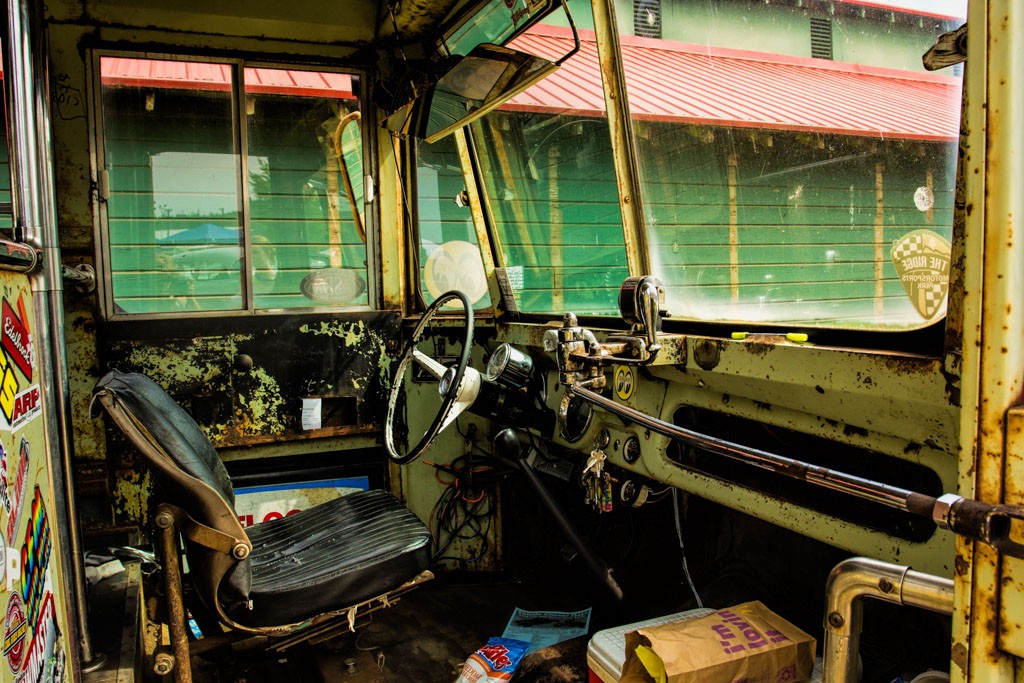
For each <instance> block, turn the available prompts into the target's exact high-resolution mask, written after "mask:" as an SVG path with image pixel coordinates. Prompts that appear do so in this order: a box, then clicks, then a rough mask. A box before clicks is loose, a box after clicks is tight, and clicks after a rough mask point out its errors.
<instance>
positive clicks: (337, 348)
mask: <svg viewBox="0 0 1024 683" xmlns="http://www.w3.org/2000/svg"><path fill="white" fill-rule="evenodd" d="M215 325H219V326H224V325H225V323H224V321H223V320H221V321H211V322H210V323H208V324H207V326H208V327H211V328H212V327H214V326H215ZM399 325H400V319H399V317H398V315H397V314H395V313H374V314H369V315H368V316H366V317H364V318H360V319H346V320H339V319H330V318H324V317H314V316H303V317H289V318H285V319H284V320H276V321H272V320H271V319H267V321H266V322H265V323H262V324H259V323H257V324H255V325H242V324H233V326H234V327H235V328H236V329H239V331H236V332H229V333H223V334H215V333H212V332H213V330H212V329H211V330H201V331H197V333H196V334H194V335H181V334H177V335H175V334H170V333H163V334H161V333H158V334H157V335H155V338H152V339H144V338H143V339H140V338H138V336H137V335H133V334H128V335H127V337H124V338H121V339H117V340H113V341H110V342H109V343H108V344H105V345H104V347H105V353H104V355H103V358H102V363H101V364H102V366H103V367H104V368H118V369H120V370H125V371H135V372H141V373H143V374H146V375H148V376H150V377H151V378H152V379H153V380H154V381H156V382H157V383H158V384H160V385H161V386H163V387H164V388H166V389H167V391H168V393H170V394H171V396H173V397H174V398H175V399H176V400H178V402H179V403H181V404H182V405H183V406H184V407H185V409H186V410H188V411H189V413H190V414H191V415H192V416H193V417H194V418H195V419H196V421H197V422H198V423H199V425H200V426H201V427H202V428H203V430H204V431H205V432H206V434H207V435H208V436H209V437H210V440H211V441H212V442H213V444H214V446H216V447H223V446H239V445H252V444H258V443H269V442H272V441H279V440H282V439H302V438H312V437H319V436H338V435H344V434H355V433H366V432H372V431H375V430H377V429H378V428H379V426H380V425H381V424H382V423H383V419H384V410H385V407H386V401H387V387H388V385H389V380H390V375H391V367H390V366H391V357H392V355H393V350H392V348H391V346H393V345H394V343H395V342H396V341H397V339H398V337H399ZM242 327H247V328H248V329H244V330H243V329H240V328H242ZM136 329H137V328H136ZM139 336H141V335H139ZM303 398H319V399H321V400H322V401H323V404H324V424H323V427H322V428H320V429H313V430H303V429H302V425H301V420H300V418H301V411H302V399H303Z"/></svg>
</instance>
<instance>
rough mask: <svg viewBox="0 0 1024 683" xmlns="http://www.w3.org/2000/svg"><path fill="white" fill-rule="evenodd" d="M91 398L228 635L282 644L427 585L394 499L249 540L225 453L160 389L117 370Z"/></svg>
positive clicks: (355, 503)
mask: <svg viewBox="0 0 1024 683" xmlns="http://www.w3.org/2000/svg"><path fill="white" fill-rule="evenodd" d="M93 393H94V397H95V399H96V400H97V401H98V402H99V403H100V404H101V405H103V407H104V408H105V409H106V410H107V412H108V413H109V414H110V415H111V417H112V418H113V419H114V421H115V422H116V423H117V425H118V426H119V427H121V429H122V430H123V431H124V432H125V434H126V435H127V436H128V437H129V439H130V440H131V441H132V443H133V444H134V445H135V446H136V448H138V449H139V451H140V452H141V453H142V454H143V455H144V456H145V458H146V460H147V463H148V465H149V467H150V469H151V471H152V472H153V474H154V478H155V480H156V482H157V484H158V487H159V489H160V494H161V497H162V500H163V501H165V502H166V503H167V504H169V509H170V510H171V512H170V513H168V516H173V520H174V526H175V528H176V529H177V531H179V532H180V533H181V534H182V536H183V537H184V539H185V549H186V555H187V556H188V560H189V568H190V571H189V573H190V575H191V577H192V583H193V585H194V586H195V588H196V592H197V593H198V594H199V597H200V598H201V599H202V601H203V603H204V604H205V605H206V607H207V608H208V609H210V610H212V611H213V612H214V613H216V614H217V615H218V617H219V618H220V619H221V621H222V622H224V623H225V624H227V625H228V626H231V627H233V628H236V629H241V630H244V631H251V632H262V633H275V634H281V633H287V632H290V631H292V630H296V629H298V628H301V627H304V626H306V625H308V624H310V623H312V622H317V621H319V620H320V619H321V618H324V617H325V615H326V616H331V617H337V616H339V615H346V613H347V617H348V620H349V623H350V624H351V623H352V622H353V620H354V610H355V606H358V605H361V604H366V603H368V601H373V600H374V599H378V600H380V601H381V602H382V603H384V604H386V602H387V598H386V594H387V593H389V592H391V591H393V590H395V589H398V588H400V587H404V586H409V585H412V584H415V583H417V582H418V581H422V580H424V579H426V578H430V574H429V572H427V571H426V570H427V566H428V564H429V561H430V532H429V531H428V530H427V528H426V526H424V524H423V523H422V522H421V521H420V520H419V519H418V518H417V517H416V516H415V515H413V514H412V512H410V511H409V510H408V509H407V508H406V507H405V506H403V505H402V504H401V503H400V502H399V501H398V500H397V499H396V498H394V497H393V496H391V495H390V494H388V493H386V492H384V491H359V492H356V493H352V494H349V495H346V496H342V497H341V498H338V499H335V500H333V501H330V502H328V503H324V504H321V505H318V506H315V507H313V508H309V509H307V510H303V511H302V512H299V513H297V514H293V515H289V516H287V517H283V518H280V519H275V520H272V521H268V522H264V523H262V524H257V525H255V526H252V527H249V528H248V529H243V527H242V526H241V523H240V522H239V520H238V517H237V515H236V514H235V509H234V490H233V489H232V487H231V480H230V478H229V477H228V474H227V470H226V469H225V468H224V465H223V463H222V462H221V460H220V458H219V456H218V455H217V452H216V451H215V450H214V449H213V446H212V445H211V444H210V442H209V440H208V439H207V438H206V436H205V435H204V434H203V432H202V431H201V430H200V429H199V426H198V425H197V424H196V423H195V421H194V420H193V419H192V418H191V417H190V416H189V415H188V413H186V412H185V410H184V409H182V408H181V406H179V405H178V404H177V403H176V402H175V401H174V400H173V399H172V398H171V397H170V396H169V395H168V394H167V393H166V392H165V391H164V390H163V389H162V388H161V387H159V386H158V385H157V384H156V383H154V382H153V381H152V380H150V379H149V378H148V377H146V376H144V375H140V374H137V373H124V372H119V371H117V370H114V371H111V372H109V373H108V374H107V375H105V376H104V377H103V378H102V379H101V380H100V381H99V382H98V383H97V384H96V388H95V389H94V392H93ZM157 522H158V525H159V522H160V520H159V519H158V520H157Z"/></svg>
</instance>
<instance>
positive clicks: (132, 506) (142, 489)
mask: <svg viewBox="0 0 1024 683" xmlns="http://www.w3.org/2000/svg"><path fill="white" fill-rule="evenodd" d="M152 491H153V485H152V481H151V479H150V475H149V471H148V470H142V471H134V470H121V471H119V472H118V473H117V476H116V477H115V481H114V491H113V496H112V497H113V503H114V512H115V513H116V514H117V515H118V516H121V517H123V518H124V519H125V520H126V521H128V522H132V523H135V524H139V525H143V524H145V523H146V521H147V520H148V518H149V497H150V494H151V493H152Z"/></svg>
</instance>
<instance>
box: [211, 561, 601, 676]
mask: <svg viewBox="0 0 1024 683" xmlns="http://www.w3.org/2000/svg"><path fill="white" fill-rule="evenodd" d="M594 590H595V587H594V586H593V585H589V586H588V585H586V582H583V583H581V582H574V583H573V584H572V585H568V584H565V583H563V582H561V581H533V580H531V581H520V580H513V579H509V578H507V577H506V576H503V575H498V576H495V575H490V574H481V575H467V574H461V575H454V574H452V575H446V574H441V575H440V576H439V577H438V578H435V579H434V580H433V581H430V582H428V583H426V584H424V585H422V586H420V587H419V588H417V589H416V590H414V591H412V592H410V593H407V594H406V595H404V596H402V597H401V598H400V599H399V600H397V601H396V602H395V603H394V604H393V605H392V606H391V607H388V608H385V609H383V610H380V611H378V612H376V613H374V614H373V615H372V620H371V621H370V623H368V624H366V625H364V626H362V627H360V628H358V629H357V631H356V633H354V634H345V635H342V636H339V637H336V638H334V639H332V640H330V641H327V642H325V643H322V644H319V645H316V646H308V647H307V646H300V647H296V648H293V649H291V650H289V651H288V653H287V655H274V654H268V653H266V652H265V651H261V650H253V651H252V652H250V653H242V652H237V651H236V652H235V653H234V654H233V655H232V656H227V657H226V656H223V655H222V656H220V657H217V658H214V660H213V661H209V660H200V659H199V658H193V673H194V679H195V680H196V681H197V683H203V682H206V681H209V682H210V683H213V682H216V683H228V682H232V683H243V682H244V683H283V682H284V681H288V682H289V683H306V682H307V681H308V682H309V683H320V682H321V681H322V682H323V683H377V682H379V681H385V682H387V683H435V682H436V683H452V682H453V681H455V679H456V677H457V676H458V675H459V673H460V672H461V670H462V666H463V663H464V662H465V660H466V657H467V656H468V655H470V654H471V653H472V652H473V651H474V650H476V649H477V648H478V647H480V646H482V645H484V644H485V643H486V642H487V639H488V638H490V637H492V636H500V635H501V634H502V631H503V630H504V628H505V625H506V623H507V622H508V620H509V618H510V617H511V616H512V612H513V611H514V609H515V608H516V607H520V608H523V609H528V610H556V611H577V610H580V609H585V608H587V607H592V608H594V611H593V613H592V615H593V616H592V619H591V633H593V632H594V630H595V629H596V628H598V626H601V627H603V626H605V625H606V623H605V622H607V623H613V622H614V620H615V616H614V612H615V610H614V609H611V610H609V609H608V608H607V607H604V604H605V603H606V602H607V601H606V600H604V599H603V598H600V597H597V599H595V597H596V596H595V595H594V593H593V591H594ZM589 635H590V634H588V635H587V636H583V637H580V638H576V639H574V640H571V641H567V642H566V643H562V644H560V645H556V646H553V647H551V648H547V649H545V650H541V651H538V652H537V653H535V654H531V655H529V656H527V658H526V659H524V660H523V662H521V663H520V665H519V668H518V669H517V671H516V674H515V676H514V678H513V680H514V681H515V682H516V683H531V682H532V683H541V682H544V683H577V682H580V683H586V681H587V680H588V674H587V662H586V651H587V644H588V641H589Z"/></svg>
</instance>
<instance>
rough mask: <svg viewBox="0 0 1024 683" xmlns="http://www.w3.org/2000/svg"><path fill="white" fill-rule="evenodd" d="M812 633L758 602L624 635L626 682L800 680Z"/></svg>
mask: <svg viewBox="0 0 1024 683" xmlns="http://www.w3.org/2000/svg"><path fill="white" fill-rule="evenodd" d="M814 649H815V642H814V638H812V637H811V636H809V635H808V634H806V633H804V632H803V631H801V630H800V629H798V628H797V627H796V626H793V625H792V624H790V623H789V622H788V621H786V620H785V619H783V618H782V617H780V616H779V615H777V614H775V613H774V612H772V611H771V610H769V609H768V608H767V607H765V606H764V605H763V604H761V603H760V602H747V603H743V604H742V605H737V606H736V607H731V608H729V609H722V610H718V611H716V612H714V613H713V614H710V615H708V616H706V617H701V618H699V619H690V620H686V621H681V622H677V623H672V624H663V625H661V626H651V627H647V628H641V629H637V630H635V631H632V632H630V633H628V634H627V635H626V661H625V664H623V667H622V678H621V681H622V683H652V682H657V681H663V682H664V683H697V682H698V681H699V683H800V682H801V681H808V680H810V677H811V672H812V670H813V668H814Z"/></svg>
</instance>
